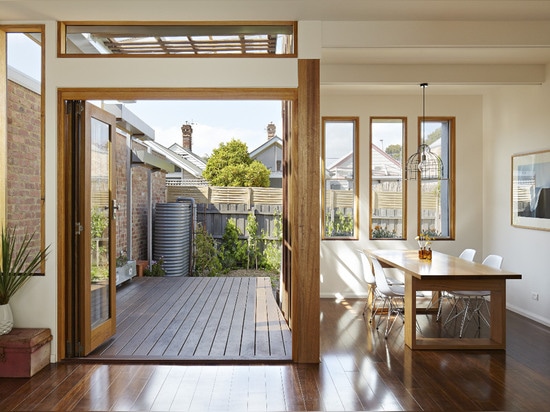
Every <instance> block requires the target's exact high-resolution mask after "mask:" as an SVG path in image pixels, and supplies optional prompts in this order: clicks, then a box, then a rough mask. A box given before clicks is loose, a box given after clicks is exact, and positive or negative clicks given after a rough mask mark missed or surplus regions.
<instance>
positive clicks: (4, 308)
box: [0, 303, 13, 335]
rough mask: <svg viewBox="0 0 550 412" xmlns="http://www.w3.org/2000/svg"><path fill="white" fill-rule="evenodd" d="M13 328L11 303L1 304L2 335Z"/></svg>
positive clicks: (0, 331)
mask: <svg viewBox="0 0 550 412" xmlns="http://www.w3.org/2000/svg"><path fill="white" fill-rule="evenodd" d="M12 328H13V313H11V308H10V304H9V303H6V304H5V305H0V335H5V334H6V333H10V332H11V330H12Z"/></svg>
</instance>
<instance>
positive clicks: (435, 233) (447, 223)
mask: <svg viewBox="0 0 550 412" xmlns="http://www.w3.org/2000/svg"><path fill="white" fill-rule="evenodd" d="M452 126H453V125H452V120H450V119H443V120H427V121H426V122H425V125H424V127H423V126H422V124H421V125H420V127H421V129H423V130H425V131H426V140H425V142H426V144H427V145H428V146H430V150H431V151H432V152H433V153H435V154H437V155H438V156H439V157H440V158H441V161H442V162H443V172H442V176H441V177H442V178H441V180H422V181H421V184H420V227H419V233H425V234H428V235H429V236H430V237H435V238H451V236H452V234H451V207H452V201H451V181H450V176H449V172H450V156H451V150H450V147H451V139H452V130H453V127H452Z"/></svg>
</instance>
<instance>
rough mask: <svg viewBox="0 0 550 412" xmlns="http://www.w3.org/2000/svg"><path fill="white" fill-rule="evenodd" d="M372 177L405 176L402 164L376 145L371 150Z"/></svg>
mask: <svg viewBox="0 0 550 412" xmlns="http://www.w3.org/2000/svg"><path fill="white" fill-rule="evenodd" d="M371 156H372V159H371V163H372V177H373V178H377V177H398V178H401V177H402V175H403V169H402V167H401V163H400V162H399V161H398V160H396V159H395V158H393V157H392V156H390V155H389V154H387V153H386V152H384V151H383V150H382V149H381V148H380V147H378V146H376V145H375V144H373V145H372V150H371Z"/></svg>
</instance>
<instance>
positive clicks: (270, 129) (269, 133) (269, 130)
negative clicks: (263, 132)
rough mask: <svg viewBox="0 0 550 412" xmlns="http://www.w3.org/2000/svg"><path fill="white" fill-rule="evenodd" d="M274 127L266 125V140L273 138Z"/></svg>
mask: <svg viewBox="0 0 550 412" xmlns="http://www.w3.org/2000/svg"><path fill="white" fill-rule="evenodd" d="M275 129H276V127H275V125H274V124H273V123H269V124H268V125H267V140H271V139H273V138H274V137H275Z"/></svg>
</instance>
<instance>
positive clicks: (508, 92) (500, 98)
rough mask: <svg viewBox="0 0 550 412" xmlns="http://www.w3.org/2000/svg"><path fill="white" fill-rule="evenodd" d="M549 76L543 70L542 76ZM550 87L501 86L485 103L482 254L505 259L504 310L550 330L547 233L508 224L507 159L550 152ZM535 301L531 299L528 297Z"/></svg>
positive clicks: (549, 237) (549, 239)
mask: <svg viewBox="0 0 550 412" xmlns="http://www.w3.org/2000/svg"><path fill="white" fill-rule="evenodd" d="M549 75H550V69H548V68H547V74H546V77H547V78H548V76H549ZM549 109H550V84H548V83H545V84H543V85H542V86H523V87H512V86H508V87H501V88H498V89H496V90H494V91H493V92H492V93H490V94H489V95H487V97H486V99H485V101H484V107H483V113H484V118H483V121H484V145H485V151H484V158H483V162H484V173H483V187H484V188H485V190H484V209H483V249H484V251H485V252H486V253H497V254H500V255H502V256H504V261H503V264H502V265H503V268H504V269H507V270H510V271H514V272H518V273H521V274H522V275H523V279H521V280H510V281H508V282H507V306H508V308H509V309H511V310H513V311H515V312H518V313H520V314H522V315H525V316H527V317H529V318H532V319H534V320H537V321H539V322H541V323H544V324H546V325H550V231H541V230H531V229H522V228H517V227H513V226H512V225H511V216H510V213H511V212H510V209H511V157H512V155H515V154H521V153H528V152H534V151H541V150H550V116H549ZM532 292H536V293H538V294H539V300H538V301H535V300H532V299H531V293H532Z"/></svg>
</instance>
